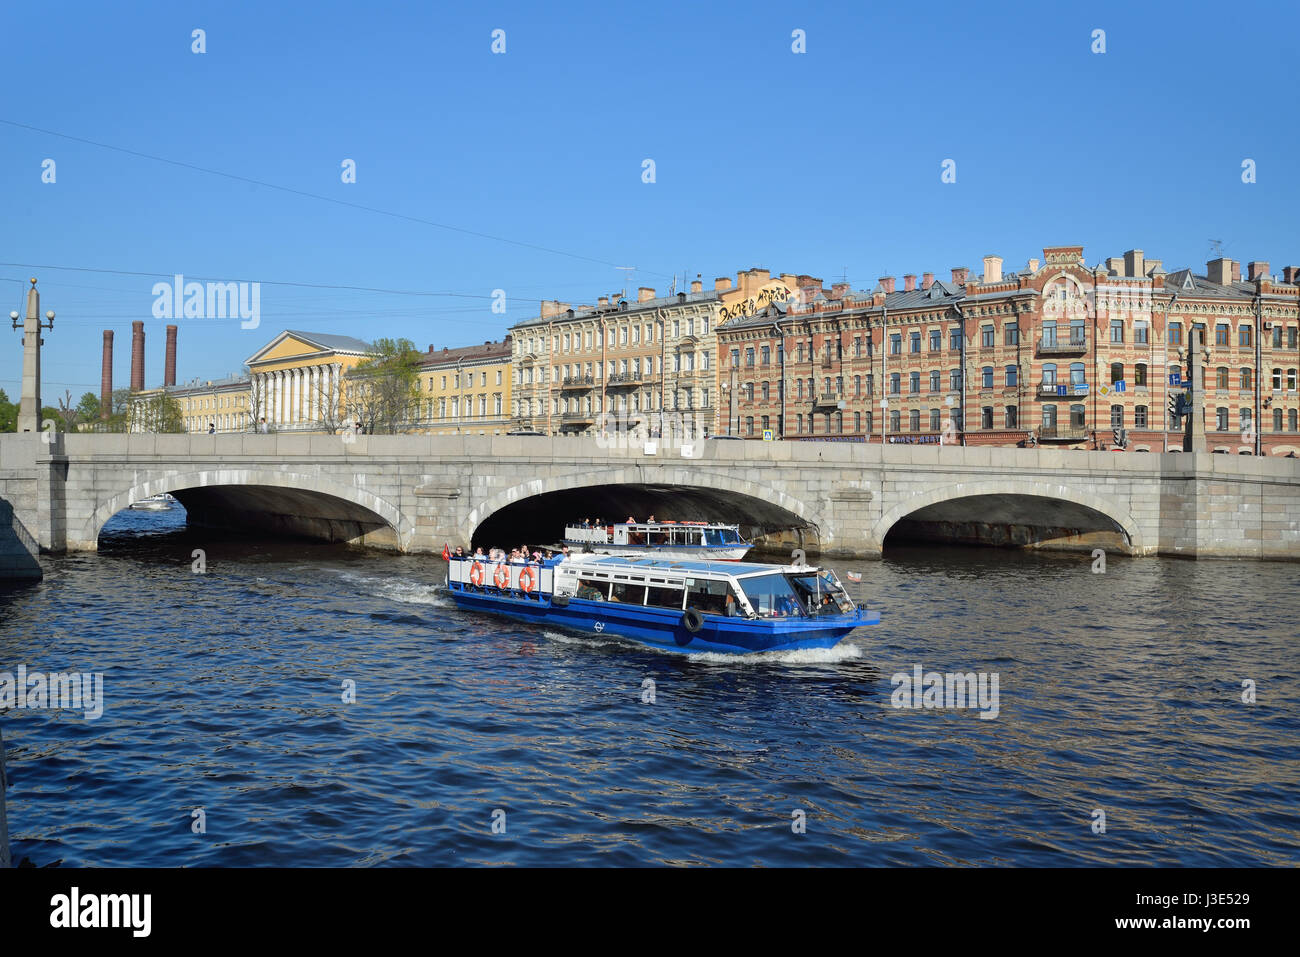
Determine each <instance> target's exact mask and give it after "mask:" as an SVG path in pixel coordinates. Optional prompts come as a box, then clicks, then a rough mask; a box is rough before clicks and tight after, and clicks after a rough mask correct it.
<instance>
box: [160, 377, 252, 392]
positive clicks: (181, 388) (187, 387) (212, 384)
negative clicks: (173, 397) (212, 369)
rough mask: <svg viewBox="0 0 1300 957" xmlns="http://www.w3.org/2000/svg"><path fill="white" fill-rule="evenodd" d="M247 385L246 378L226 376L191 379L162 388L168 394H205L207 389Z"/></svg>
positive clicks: (247, 380)
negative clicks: (221, 377)
mask: <svg viewBox="0 0 1300 957" xmlns="http://www.w3.org/2000/svg"><path fill="white" fill-rule="evenodd" d="M248 383H249V379H248V376H226V377H225V378H224V379H191V380H190V381H189V382H182V383H180V384H179V385H169V386H165V387H164V388H165V389H166V390H167V391H168V392H207V391H208V390H209V389H231V388H239V387H240V386H247V385H248Z"/></svg>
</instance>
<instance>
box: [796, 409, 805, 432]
mask: <svg viewBox="0 0 1300 957" xmlns="http://www.w3.org/2000/svg"><path fill="white" fill-rule="evenodd" d="M794 426H795V430H796V431H797V432H798V433H799V434H800V435H802V434H803V413H802V412H799V413H796V414H795V417H794Z"/></svg>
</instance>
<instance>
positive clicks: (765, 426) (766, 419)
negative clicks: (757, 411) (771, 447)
mask: <svg viewBox="0 0 1300 957" xmlns="http://www.w3.org/2000/svg"><path fill="white" fill-rule="evenodd" d="M771 427H772V419H771V417H770V416H766V415H765V416H763V431H764V432H766V431H767V430H768V429H770V428H771Z"/></svg>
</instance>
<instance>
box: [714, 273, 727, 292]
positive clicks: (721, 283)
mask: <svg viewBox="0 0 1300 957" xmlns="http://www.w3.org/2000/svg"><path fill="white" fill-rule="evenodd" d="M713 288H714V289H715V290H716V291H718V292H726V291H727V290H729V289H730V288H731V277H730V276H719V277H718V278H717V279H715V280H713Z"/></svg>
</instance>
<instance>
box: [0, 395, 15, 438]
mask: <svg viewBox="0 0 1300 957" xmlns="http://www.w3.org/2000/svg"><path fill="white" fill-rule="evenodd" d="M17 431H18V406H17V404H16V403H13V402H10V401H9V396H7V395H5V390H4V389H0V432H17Z"/></svg>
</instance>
